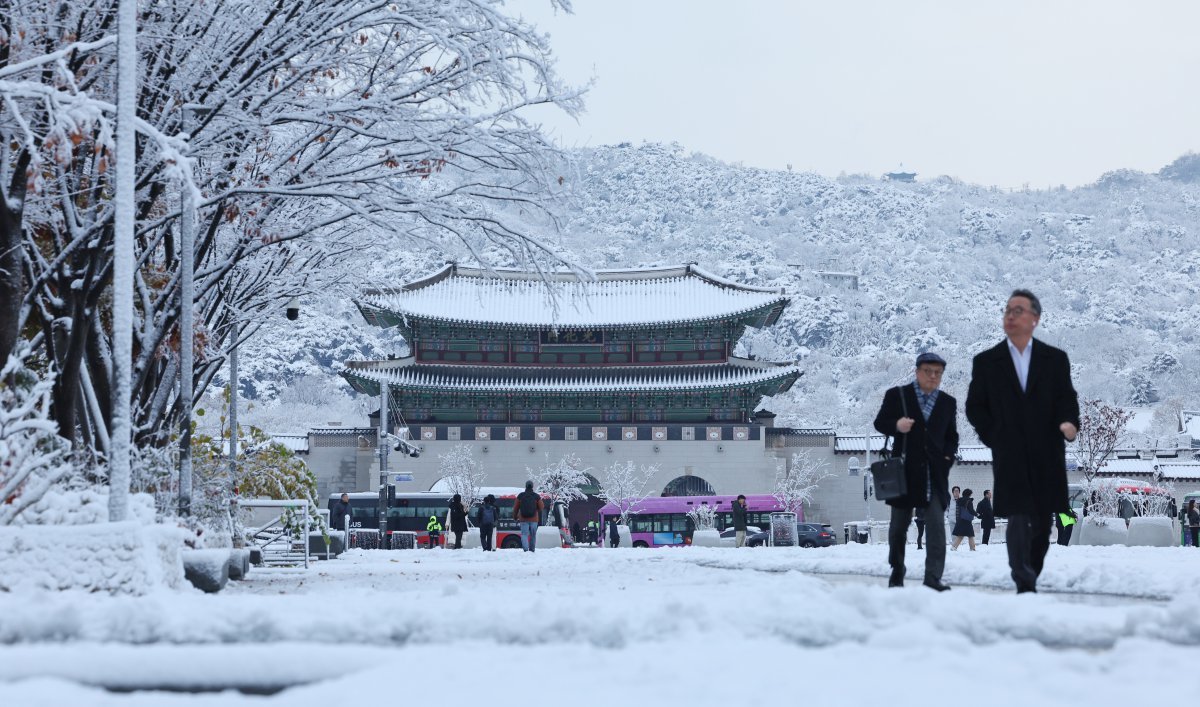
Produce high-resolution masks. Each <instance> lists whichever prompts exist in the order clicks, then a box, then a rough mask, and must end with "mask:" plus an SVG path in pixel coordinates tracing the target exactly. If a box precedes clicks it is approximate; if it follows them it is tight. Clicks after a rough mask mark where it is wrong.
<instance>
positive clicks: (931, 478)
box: [875, 352, 958, 592]
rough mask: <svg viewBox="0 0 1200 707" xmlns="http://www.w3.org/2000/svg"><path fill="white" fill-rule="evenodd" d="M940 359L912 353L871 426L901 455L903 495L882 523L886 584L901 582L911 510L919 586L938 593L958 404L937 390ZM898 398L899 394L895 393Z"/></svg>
mask: <svg viewBox="0 0 1200 707" xmlns="http://www.w3.org/2000/svg"><path fill="white" fill-rule="evenodd" d="M945 370H946V361H945V359H943V358H942V357H941V356H938V355H937V354H935V353H932V352H927V353H923V354H921V355H920V356H917V365H916V377H915V380H913V382H912V383H911V384H907V385H903V386H897V387H895V388H891V389H889V390H888V391H887V393H885V394H884V396H883V405H881V406H880V408H879V414H877V415H876V416H875V429H876V430H879V432H881V433H883V434H885V435H891V436H893V437H894V438H895V439H894V440H893V443H892V451H893V452H896V451H897V450H899V451H900V452H901V453H903V454H904V476H905V482H906V486H907V488H908V493H907V494H905V495H904V496H900V497H899V498H893V499H891V500H889V501H888V502H887V504H888V505H889V506H891V507H892V517H891V523H890V525H889V526H888V564H889V565H891V567H892V575H891V577H890V578H889V579H888V586H889V587H902V586H904V573H905V568H904V545H905V543H906V542H907V541H908V524H909V522H910V521H911V519H912V516H913V510H914V509H918V512H921V513H924V515H925V532H927V533H928V534H929V536H928V537H927V538H926V543H925V581H924V584H925V586H927V587H929V588H931V589H936V590H937V591H939V592H942V591H945V590H947V589H949V588H950V587H948V586H946V585H945V584H944V583H943V582H942V572H943V571H944V570H945V568H946V526H945V524H944V523H943V521H942V518H943V515H942V514H943V513H944V512H945V508H946V505H947V504H948V503H949V502H950V490H949V489H950V467H952V466H953V465H954V456H955V455H956V454H957V453H958V427H957V425H956V423H955V418H956V417H957V416H958V402H957V401H956V400H955V399H954V397H953V396H951V395H949V394H948V393H944V392H942V391H940V390H939V389H938V388H939V386H940V385H941V382H942V374H943V373H944V372H945ZM901 396H903V398H902V397H901Z"/></svg>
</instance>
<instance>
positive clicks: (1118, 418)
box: [1071, 399, 1133, 486]
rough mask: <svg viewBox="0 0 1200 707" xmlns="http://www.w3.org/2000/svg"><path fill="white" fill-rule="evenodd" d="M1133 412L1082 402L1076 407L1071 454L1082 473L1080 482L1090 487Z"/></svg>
mask: <svg viewBox="0 0 1200 707" xmlns="http://www.w3.org/2000/svg"><path fill="white" fill-rule="evenodd" d="M1132 417H1133V413H1131V412H1129V411H1127V410H1122V409H1121V408H1119V407H1116V406H1114V405H1108V404H1107V403H1105V402H1103V401H1101V400H1096V399H1090V400H1084V401H1082V402H1081V403H1080V405H1079V434H1078V435H1077V436H1076V437H1075V445H1074V447H1072V448H1071V454H1072V456H1074V457H1075V461H1076V463H1077V464H1078V466H1079V472H1080V473H1081V474H1083V478H1084V482H1085V484H1087V485H1089V486H1090V485H1091V484H1092V482H1093V480H1095V478H1096V474H1098V473H1099V472H1100V470H1101V468H1102V467H1103V466H1104V463H1105V462H1107V461H1108V458H1109V457H1111V456H1112V453H1113V450H1115V449H1116V448H1117V444H1118V443H1119V442H1120V441H1121V435H1123V434H1124V433H1125V426H1126V425H1127V424H1128V423H1129V420H1130V419H1131V418H1132Z"/></svg>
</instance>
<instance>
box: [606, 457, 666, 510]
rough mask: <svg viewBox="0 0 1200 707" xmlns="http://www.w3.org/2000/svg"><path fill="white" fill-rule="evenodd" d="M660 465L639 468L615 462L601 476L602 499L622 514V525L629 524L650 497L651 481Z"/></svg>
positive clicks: (632, 463)
mask: <svg viewBox="0 0 1200 707" xmlns="http://www.w3.org/2000/svg"><path fill="white" fill-rule="evenodd" d="M657 473H658V465H657V464H651V465H648V466H640V467H639V466H638V465H637V464H635V463H634V462H632V461H628V462H615V463H613V464H612V465H611V466H608V467H606V468H605V469H604V471H603V472H601V474H600V493H599V496H600V498H602V499H604V500H605V501H607V502H609V503H611V504H613V505H614V506H616V507H617V510H618V511H619V512H620V514H621V523H622V524H623V525H628V524H629V514H630V513H632V512H633V511H634V510H636V509H637V507H638V506H639V505H640V504H641V502H642V501H644V500H646V499H647V498H649V496H650V491H649V490H648V489H649V488H650V480H651V479H652V478H654V476H655V475H656V474H657Z"/></svg>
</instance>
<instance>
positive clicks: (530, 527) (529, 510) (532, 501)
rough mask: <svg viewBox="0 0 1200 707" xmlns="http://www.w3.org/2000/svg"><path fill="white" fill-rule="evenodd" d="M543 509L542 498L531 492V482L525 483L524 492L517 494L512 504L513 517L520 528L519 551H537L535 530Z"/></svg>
mask: <svg viewBox="0 0 1200 707" xmlns="http://www.w3.org/2000/svg"><path fill="white" fill-rule="evenodd" d="M545 509H546V504H544V503H542V497H541V496H539V495H538V494H537V492H536V491H534V490H533V482H532V481H526V482H525V490H524V491H522V492H521V493H519V494H517V500H516V501H514V502H513V517H514V518H516V519H517V523H518V524H519V525H520V526H521V549H522V550H524V551H525V552H534V551H536V550H537V529H538V526H539V525H541V520H542V511H544V510H545Z"/></svg>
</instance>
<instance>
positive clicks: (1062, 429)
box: [967, 290, 1079, 594]
mask: <svg viewBox="0 0 1200 707" xmlns="http://www.w3.org/2000/svg"><path fill="white" fill-rule="evenodd" d="M1041 319H1042V303H1041V302H1040V301H1039V300H1038V298H1037V296H1036V295H1034V294H1033V293H1032V292H1030V291H1029V290H1014V291H1013V293H1012V295H1010V296H1009V298H1008V303H1007V304H1006V305H1005V308H1004V335H1005V340H1004V341H1001V342H1000V343H999V344H997V345H996V346H994V347H992V348H990V349H988V350H987V351H984V352H983V353H981V354H979V355H978V356H976V357H975V361H974V364H973V365H972V368H971V387H970V388H969V389H968V390H967V420H969V421H970V423H971V426H972V427H974V428H975V432H977V433H978V434H979V441H981V442H983V443H984V444H986V445H987V446H989V447H991V449H992V474H993V476H994V477H995V483H994V484H993V488H994V489H995V500H993V502H992V505H993V508H994V510H995V512H996V515H997V516H1006V517H1007V518H1008V530H1007V531H1006V534H1005V539H1006V542H1007V544H1008V566H1009V569H1010V570H1012V578H1013V582H1014V583H1015V584H1016V585H1017V593H1018V594H1021V593H1024V592H1036V591H1037V579H1038V575H1039V574H1041V572H1042V565H1043V563H1044V562H1045V560H1046V552H1047V550H1049V548H1050V524H1051V523H1053V522H1054V515H1055V514H1056V513H1059V512H1065V511H1067V510H1069V509H1070V505H1069V504H1068V500H1067V499H1068V494H1067V459H1066V443H1067V442H1070V441H1072V440H1074V439H1075V435H1076V434H1077V433H1078V432H1079V398H1078V396H1077V395H1076V394H1075V388H1074V386H1072V384H1071V362H1070V360H1069V359H1068V358H1067V354H1066V352H1064V351H1062V350H1061V349H1056V348H1054V347H1053V346H1050V345H1049V344H1045V343H1042V342H1041V341H1038V340H1037V339H1034V338H1033V330H1034V329H1035V328H1037V325H1038V323H1039V322H1040V321H1041Z"/></svg>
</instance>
